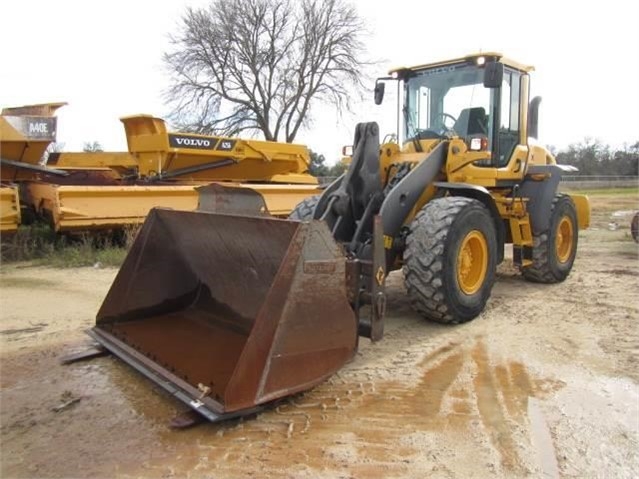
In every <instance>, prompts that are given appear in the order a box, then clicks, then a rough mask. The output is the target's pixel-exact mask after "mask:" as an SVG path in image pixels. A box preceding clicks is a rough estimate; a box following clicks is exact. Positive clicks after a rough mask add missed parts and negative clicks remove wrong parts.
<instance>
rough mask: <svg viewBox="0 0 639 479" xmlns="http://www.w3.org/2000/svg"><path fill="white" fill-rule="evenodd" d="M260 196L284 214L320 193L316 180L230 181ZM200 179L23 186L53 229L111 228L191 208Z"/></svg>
mask: <svg viewBox="0 0 639 479" xmlns="http://www.w3.org/2000/svg"><path fill="white" fill-rule="evenodd" d="M232 185H233V186H241V187H246V188H251V189H253V190H255V191H258V192H259V193H261V194H262V195H263V196H264V199H265V201H266V205H267V208H268V210H269V212H270V213H271V214H272V215H275V216H288V214H289V213H290V212H291V211H292V210H293V208H295V206H296V205H297V204H298V203H300V202H301V201H303V200H304V199H305V198H307V197H309V196H311V195H313V194H318V193H319V190H318V189H317V187H316V186H314V185H277V184H232ZM197 186H202V183H199V184H190V185H153V186H103V185H100V186H80V185H55V184H51V183H36V182H29V183H25V184H24V185H23V187H24V188H25V192H26V195H27V197H28V198H29V201H30V203H31V204H33V205H35V206H36V210H37V211H38V213H40V214H42V215H43V216H45V217H48V218H50V221H51V223H52V225H53V228H54V229H55V231H72V230H85V229H94V228H112V227H117V226H123V225H131V224H139V223H142V222H143V221H144V218H145V217H146V215H147V214H148V212H149V211H150V210H151V209H152V208H154V207H156V206H161V207H170V208H172V209H175V210H183V211H190V210H195V209H196V208H197V205H198V194H197V192H196V190H195V188H196V187H197Z"/></svg>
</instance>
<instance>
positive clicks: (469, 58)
mask: <svg viewBox="0 0 639 479" xmlns="http://www.w3.org/2000/svg"><path fill="white" fill-rule="evenodd" d="M480 57H484V58H485V59H486V60H497V61H500V62H501V63H503V64H504V65H506V66H507V67H510V68H513V69H515V70H519V71H522V72H526V73H527V72H531V71H533V70H534V69H535V67H533V66H529V65H524V64H522V63H519V62H516V61H514V60H511V59H510V58H506V57H504V55H503V54H501V53H498V52H481V53H473V54H471V55H466V56H465V57H461V58H453V59H450V60H443V61H439V62H434V63H426V64H423V65H416V66H412V67H403V68H393V69H392V70H390V71H389V73H390V74H393V73H399V74H400V75H401V74H402V73H405V72H407V71H411V72H417V71H421V70H426V69H429V68H434V67H442V66H446V65H453V64H455V63H461V62H476V61H477V59H478V58H480Z"/></svg>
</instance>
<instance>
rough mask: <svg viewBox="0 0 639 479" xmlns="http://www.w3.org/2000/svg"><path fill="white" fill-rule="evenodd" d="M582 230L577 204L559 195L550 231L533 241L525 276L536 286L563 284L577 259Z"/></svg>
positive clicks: (551, 214)
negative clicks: (530, 263)
mask: <svg viewBox="0 0 639 479" xmlns="http://www.w3.org/2000/svg"><path fill="white" fill-rule="evenodd" d="M578 233H579V226H578V223H577V211H576V209H575V204H574V203H573V202H572V200H571V199H570V197H569V196H567V195H562V194H558V195H556V196H555V199H554V200H553V202H552V206H551V208H550V228H549V229H548V231H545V232H543V233H541V234H539V235H536V236H534V237H533V251H532V265H530V266H526V267H524V268H522V274H523V276H524V278H525V279H526V280H528V281H532V282H534V283H560V282H561V281H563V280H565V279H566V278H567V277H568V274H570V271H571V270H572V265H573V263H574V262H575V256H576V255H577V238H578Z"/></svg>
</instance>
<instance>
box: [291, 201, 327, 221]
mask: <svg viewBox="0 0 639 479" xmlns="http://www.w3.org/2000/svg"><path fill="white" fill-rule="evenodd" d="M319 199H320V195H315V196H309V197H308V198H306V199H305V200H304V201H302V202H301V203H298V204H297V206H296V207H295V209H294V210H293V211H291V214H289V215H288V219H289V220H294V221H308V220H312V219H313V212H314V211H315V207H316V206H317V202H318V201H319Z"/></svg>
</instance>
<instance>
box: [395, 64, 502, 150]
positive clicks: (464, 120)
mask: <svg viewBox="0 0 639 479" xmlns="http://www.w3.org/2000/svg"><path fill="white" fill-rule="evenodd" d="M405 88H406V90H405V94H406V104H405V110H404V121H405V127H404V128H405V130H404V134H405V135H406V136H405V137H406V138H414V137H418V138H438V137H442V136H451V135H456V136H460V137H464V138H470V137H476V136H484V137H487V138H488V139H490V138H491V137H492V134H491V133H492V132H491V131H490V129H491V126H490V122H489V121H488V114H489V113H490V105H491V89H490V88H484V84H483V70H482V69H479V68H477V66H476V65H469V64H459V65H448V66H444V67H437V68H432V69H430V70H424V71H421V72H417V73H416V74H415V75H414V76H411V77H410V78H409V79H408V80H407V81H406V85H405Z"/></svg>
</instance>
